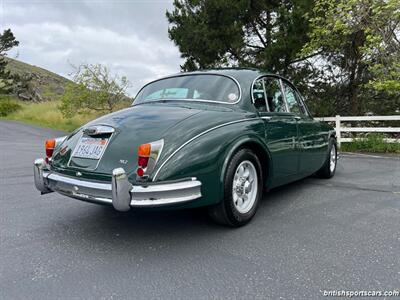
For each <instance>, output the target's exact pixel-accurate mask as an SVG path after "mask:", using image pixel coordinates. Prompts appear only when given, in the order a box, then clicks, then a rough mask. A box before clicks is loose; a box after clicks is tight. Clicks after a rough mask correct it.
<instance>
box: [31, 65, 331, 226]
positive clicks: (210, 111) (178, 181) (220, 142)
mask: <svg viewBox="0 0 400 300" xmlns="http://www.w3.org/2000/svg"><path fill="white" fill-rule="evenodd" d="M45 153H46V157H45V158H40V159H37V160H36V161H35V162H34V179H35V186H36V188H37V189H38V190H39V191H40V192H41V193H42V194H46V193H50V192H57V193H60V194H63V195H65V196H68V197H71V198H76V199H79V200H83V201H87V202H93V203H98V204H107V205H112V206H113V207H114V208H115V209H116V210H118V211H128V210H130V209H139V208H140V209H143V208H145V209H160V208H164V209H165V208H167V209H181V208H192V207H200V206H207V207H208V211H209V214H210V216H211V217H212V218H213V219H214V220H215V221H217V222H219V223H222V224H226V225H230V226H241V225H244V224H246V223H247V222H249V221H250V220H251V219H252V218H253V217H254V215H255V213H256V211H257V207H258V204H259V203H260V201H261V199H262V196H263V191H265V190H267V189H271V188H274V187H277V186H280V185H283V184H287V183H289V182H292V181H295V180H298V179H301V178H303V177H306V176H310V175H312V174H316V175H317V176H319V177H321V178H330V177H332V176H333V175H334V174H335V170H336V162H337V145H336V136H335V130H334V129H333V128H332V127H330V126H329V125H327V124H325V123H322V122H319V121H316V120H315V119H313V117H312V116H311V114H310V112H309V110H308V109H307V106H306V105H305V103H304V101H303V99H302V97H301V95H300V93H299V92H298V90H297V89H296V88H295V87H294V86H293V84H292V83H290V82H289V81H288V80H286V79H284V78H282V77H280V76H277V75H273V74H268V73H262V72H260V71H258V70H254V69H216V70H205V71H196V72H189V73H180V74H177V75H172V76H168V77H165V78H162V79H158V80H156V81H153V82H150V83H148V84H147V85H145V86H144V87H143V88H142V89H141V90H140V91H139V92H138V94H137V96H136V98H135V100H134V102H133V104H132V106H131V107H129V108H127V109H123V110H121V111H118V112H115V113H112V114H109V115H106V116H103V117H100V118H99V119H96V120H94V121H91V122H89V123H88V124H86V125H84V126H82V127H81V128H79V129H77V130H75V131H74V132H72V133H71V134H70V135H68V136H66V137H60V138H57V139H49V140H47V141H46V142H45Z"/></svg>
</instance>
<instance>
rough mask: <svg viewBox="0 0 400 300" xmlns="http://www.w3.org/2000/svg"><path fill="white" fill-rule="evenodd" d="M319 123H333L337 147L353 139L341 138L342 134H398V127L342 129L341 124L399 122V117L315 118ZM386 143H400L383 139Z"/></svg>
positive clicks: (398, 140)
mask: <svg viewBox="0 0 400 300" xmlns="http://www.w3.org/2000/svg"><path fill="white" fill-rule="evenodd" d="M315 119H317V120H320V121H326V122H335V130H336V137H337V142H338V145H339V146H340V144H341V143H345V142H351V141H353V138H342V132H384V133H399V134H400V127H342V125H343V124H341V122H344V121H346V122H349V121H357V122H362V121H400V115H397V116H362V117H343V116H339V115H337V116H335V117H327V118H315ZM385 141H386V142H388V143H400V139H398V138H396V139H385Z"/></svg>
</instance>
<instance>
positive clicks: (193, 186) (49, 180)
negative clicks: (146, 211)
mask: <svg viewBox="0 0 400 300" xmlns="http://www.w3.org/2000/svg"><path fill="white" fill-rule="evenodd" d="M33 173H34V180H35V186H36V188H37V189H38V190H39V191H40V192H41V193H42V194H47V193H51V192H58V193H60V194H63V195H65V196H68V197H71V198H75V199H79V200H83V201H87V202H93V203H100V204H109V205H113V206H114V208H115V209H116V210H119V211H128V210H129V209H130V208H131V207H157V206H165V205H173V204H181V203H186V202H189V201H192V200H195V199H198V198H200V197H201V182H200V181H198V180H196V178H194V177H193V178H189V179H186V180H182V181H173V182H161V183H152V184H147V185H132V184H131V183H130V182H129V181H128V178H127V175H126V173H125V171H124V169H122V168H117V169H114V170H113V173H112V179H111V183H100V182H95V181H86V180H80V179H76V178H73V177H69V176H65V175H61V174H58V173H54V172H49V171H48V170H47V169H46V163H45V161H44V160H43V159H37V160H35V163H34V166H33Z"/></svg>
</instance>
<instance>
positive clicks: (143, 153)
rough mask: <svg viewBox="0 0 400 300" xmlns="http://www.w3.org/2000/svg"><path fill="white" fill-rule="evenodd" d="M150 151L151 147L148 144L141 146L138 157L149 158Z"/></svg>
mask: <svg viewBox="0 0 400 300" xmlns="http://www.w3.org/2000/svg"><path fill="white" fill-rule="evenodd" d="M150 151H151V145H150V144H142V145H140V146H139V148H138V156H142V157H149V156H150Z"/></svg>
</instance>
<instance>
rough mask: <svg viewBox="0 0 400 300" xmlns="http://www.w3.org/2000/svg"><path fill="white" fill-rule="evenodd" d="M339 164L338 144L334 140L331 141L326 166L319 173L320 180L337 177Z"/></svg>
mask: <svg viewBox="0 0 400 300" xmlns="http://www.w3.org/2000/svg"><path fill="white" fill-rule="evenodd" d="M336 164H337V144H336V140H335V139H334V138H330V140H329V152H328V156H327V158H326V160H325V163H324V165H323V166H322V168H321V169H319V170H318V171H317V173H316V174H317V176H318V177H320V178H331V177H333V175H335V172H336Z"/></svg>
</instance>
